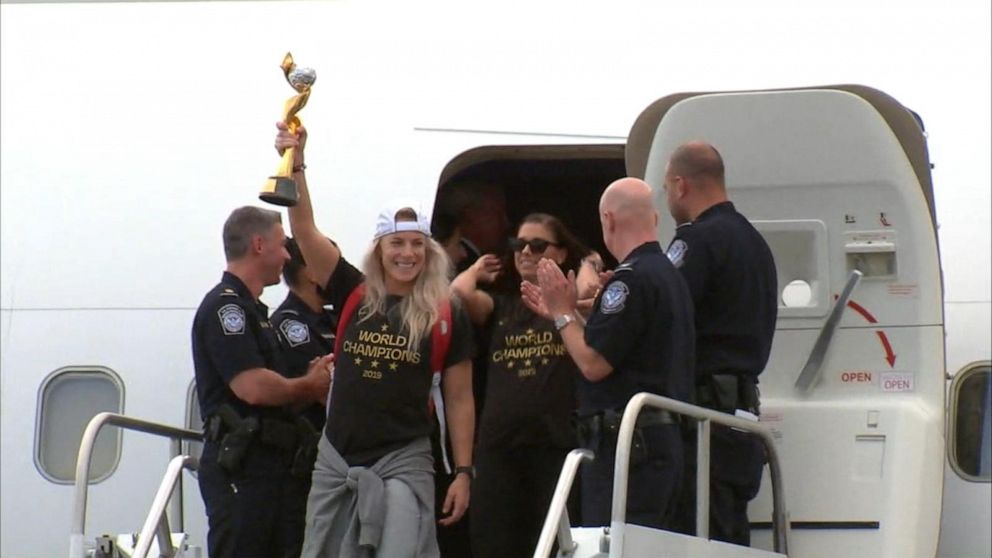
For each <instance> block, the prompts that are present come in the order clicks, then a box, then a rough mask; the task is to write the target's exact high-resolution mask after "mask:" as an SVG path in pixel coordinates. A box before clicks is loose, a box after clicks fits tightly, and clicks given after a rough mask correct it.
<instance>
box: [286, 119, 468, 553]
mask: <svg viewBox="0 0 992 558" xmlns="http://www.w3.org/2000/svg"><path fill="white" fill-rule="evenodd" d="M277 127H278V129H279V133H278V134H277V136H276V142H275V145H276V149H277V150H278V151H279V152H280V153H281V152H282V151H283V150H284V149H286V148H288V147H296V148H297V149H296V160H295V162H294V167H295V168H294V172H293V177H294V179H295V181H296V185H297V188H298V190H299V202H298V203H297V205H296V206H295V207H293V208H291V209H290V210H289V216H290V225H291V227H292V231H293V236H294V237H295V238H296V240H297V242H298V243H299V246H300V249H301V250H302V252H303V256H304V258H306V261H307V264H308V267H309V268H311V270H312V272H313V273H314V275H315V276H316V278H317V279H318V281H319V282H320V284H322V285H326V287H325V288H324V296H325V298H326V299H327V300H328V302H330V303H331V304H334V306H335V308H338V309H341V311H342V314H347V313H348V309H347V308H346V306H347V303H348V299H349V297H352V301H353V303H354V301H359V302H358V303H357V304H355V305H354V308H355V310H354V313H353V314H352V316H351V317H350V318H348V317H347V316H344V315H343V316H342V321H343V322H345V323H344V327H343V328H341V327H339V335H338V347H339V349H338V350H337V351H336V354H335V371H334V379H333V382H332V388H331V395H330V398H329V403H328V414H327V424H326V426H325V429H324V436H323V437H322V439H321V442H320V446H319V453H318V456H317V463H316V465H315V467H314V475H313V487H312V488H311V491H310V497H309V500H308V502H307V528H306V535H305V540H304V545H303V556H304V557H305V558H315V557H325V556H326V557H331V556H340V557H349V556H361V557H368V556H372V557H390V558H391V557H418V558H419V557H434V556H438V555H439V552H438V547H437V539H436V536H435V525H434V484H433V483H434V466H433V459H432V457H431V448H430V443H429V441H428V436H429V434H430V431H431V428H432V423H431V417H430V415H429V411H428V394H429V392H430V390H431V386H432V374H433V372H434V370H431V367H432V366H431V364H432V360H433V355H432V354H431V353H432V352H433V351H434V346H433V344H434V342H436V340H435V337H436V335H437V334H436V333H435V324H436V323H438V322H439V320H443V317H442V313H443V308H446V307H447V308H450V323H449V324H444V326H445V327H438V328H437V329H438V330H445V331H446V332H448V334H449V335H450V340H449V344H448V348H447V351H446V354H445V357H444V360H443V371H444V382H443V384H442V386H443V393H444V407H445V409H446V415H447V419H448V420H447V423H448V424H449V425H450V433H451V445H452V453H453V465H455V469H454V470H455V472H456V473H457V475H456V479H455V481H454V482H453V483H452V485H451V487H450V488H449V490H448V493H447V497H446V498H445V501H444V506H443V508H444V509H443V510H442V512H444V513H446V514H450V515H447V517H446V518H445V519H443V520H442V521H441V523H442V524H451V523H454V522H457V521H458V520H460V519H461V517H462V516H463V515H464V514H465V511H466V509H467V508H468V505H469V489H470V483H471V478H472V476H473V471H474V469H473V468H472V466H471V464H472V435H473V431H474V416H475V409H474V402H473V398H472V366H471V360H470V359H471V355H472V350H473V348H472V333H471V324H470V323H469V321H468V317H467V315H466V314H465V312H464V310H462V308H461V307H460V305H458V304H455V301H454V300H451V301H450V302H448V293H449V284H448V279H447V277H448V267H449V265H450V264H449V261H448V258H447V256H446V255H445V252H444V249H443V248H442V247H441V246H440V245H439V244H438V243H437V242H435V241H434V240H432V239H431V237H430V224H429V222H428V218H427V215H426V214H425V213H424V212H423V211H421V210H419V208H418V207H417V206H416V204H414V203H402V202H400V203H394V204H390V205H389V206H387V207H386V208H385V209H383V211H382V212H381V213H380V214H379V216H378V218H377V221H376V225H375V233H374V235H373V238H372V245H371V247H370V248H369V250H368V252H367V254H366V255H365V258H364V260H363V262H362V269H361V270H359V269H357V268H355V267H354V266H353V265H352V264H351V263H349V262H348V261H347V260H345V259H344V258H343V257H342V255H341V252H340V250H338V248H337V246H336V245H335V244H334V243H333V242H331V241H330V240H329V239H328V238H327V237H325V236H324V234H323V233H321V232H320V231H319V230H318V229H317V227H316V225H315V224H314V219H313V208H312V206H311V203H310V196H309V192H308V190H307V183H306V177H305V175H304V167H305V165H304V164H303V161H304V146H305V143H306V132H305V131H304V130H302V129H300V130H298V135H294V134H291V133H290V132H288V130H287V128H286V126H285V124H283V123H279V124H277ZM358 288H361V289H362V290H360V291H358V293H360V295H359V296H360V299H359V298H357V297H356V295H353V293H355V292H356V289H358ZM438 352H442V351H438Z"/></svg>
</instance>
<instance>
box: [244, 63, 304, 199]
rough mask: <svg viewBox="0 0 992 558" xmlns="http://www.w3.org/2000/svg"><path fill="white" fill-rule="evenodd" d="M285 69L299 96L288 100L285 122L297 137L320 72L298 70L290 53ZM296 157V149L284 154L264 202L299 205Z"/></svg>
mask: <svg viewBox="0 0 992 558" xmlns="http://www.w3.org/2000/svg"><path fill="white" fill-rule="evenodd" d="M281 67H282V71H283V73H284V74H286V81H288V82H289V85H291V86H292V87H293V89H295V90H296V92H297V94H296V95H293V96H292V97H290V98H289V99H287V100H286V104H285V105H283V110H282V121H283V122H285V123H286V125H287V126H289V131H290V132H291V133H294V134H295V133H296V130H297V129H298V128H299V127H300V126H301V122H300V119H299V118H297V117H296V113H298V112H300V110H301V109H302V108H303V107H304V106H306V104H307V99H309V98H310V88H311V87H312V86H313V82H315V81H317V72H315V71H314V70H313V68H297V67H296V64H295V63H294V62H293V55H292V54H290V53H288V52H287V53H286V57H285V58H283V59H282V66H281ZM295 153H296V149H295V148H293V147H290V148H288V149H286V150H285V151H283V154H282V161H280V163H279V168H277V169H276V174H275V175H273V176H270V177H269V179H268V180H267V181H266V182H265V187H264V188H262V191H261V192H259V194H258V197H259V198H261V199H262V201H265V202H268V203H271V204H274V205H281V206H284V207H292V206H294V205H296V201H297V200H298V199H299V193H298V192H297V191H296V181H295V180H293V156H294V154H295Z"/></svg>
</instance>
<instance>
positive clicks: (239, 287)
mask: <svg viewBox="0 0 992 558" xmlns="http://www.w3.org/2000/svg"><path fill="white" fill-rule="evenodd" d="M192 337H193V367H194V369H195V371H196V392H197V396H198V397H199V400H200V413H201V416H202V417H203V418H204V419H206V418H208V417H210V416H211V415H212V414H213V413H214V412H215V411H216V409H217V408H218V407H219V406H221V405H223V404H224V403H230V404H231V405H232V406H233V407H234V409H235V410H237V411H238V413H239V414H240V415H241V416H248V415H250V414H257V412H258V411H259V410H262V409H264V408H262V407H257V406H252V405H249V404H247V403H245V402H244V401H241V400H240V399H238V398H237V396H235V395H234V392H232V391H231V389H230V388H229V387H228V384H230V382H231V380H233V379H234V377H235V376H237V375H238V373H240V372H243V371H245V370H249V369H252V368H268V369H270V370H274V371H276V372H278V373H280V374H285V371H286V367H285V362H284V360H283V356H282V354H281V353H282V349H281V347H280V344H279V337H278V333H277V332H276V330H275V328H273V327H272V324H271V323H269V309H268V307H267V306H265V305H264V304H262V303H261V302H259V301H258V300H255V297H253V296H252V294H251V291H249V290H248V287H247V286H245V284H244V282H242V281H241V279H238V278H237V277H236V276H235V275H234V274H232V273H229V272H226V271H225V272H224V275H223V277H221V280H220V283H219V284H218V285H217V286H215V287H214V288H213V289H211V290H210V292H208V293H207V295H206V296H205V297H203V302H201V303H200V307H199V308H198V309H197V310H196V317H195V318H193V332H192Z"/></svg>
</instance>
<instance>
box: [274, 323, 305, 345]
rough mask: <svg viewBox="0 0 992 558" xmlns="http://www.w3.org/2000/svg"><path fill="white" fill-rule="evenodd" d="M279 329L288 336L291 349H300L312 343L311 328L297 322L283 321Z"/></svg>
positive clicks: (287, 339)
mask: <svg viewBox="0 0 992 558" xmlns="http://www.w3.org/2000/svg"><path fill="white" fill-rule="evenodd" d="M279 329H280V330H282V334H283V335H285V336H286V341H289V346H290V347H298V346H300V345H304V344H306V343H309V342H310V327H309V326H307V324H305V323H303V322H301V321H297V320H283V322H282V323H281V324H279Z"/></svg>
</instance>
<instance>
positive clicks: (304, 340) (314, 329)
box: [272, 292, 338, 430]
mask: <svg viewBox="0 0 992 558" xmlns="http://www.w3.org/2000/svg"><path fill="white" fill-rule="evenodd" d="M337 324H338V320H337V315H336V314H335V313H333V312H331V311H330V310H321V311H320V312H314V311H313V310H311V309H310V307H309V306H307V304H306V303H305V302H303V300H302V299H301V298H300V297H298V296H296V295H295V294H293V293H292V292H290V293H289V294H288V295H287V296H286V300H284V301H283V302H282V304H280V305H279V308H276V311H275V312H274V313H273V314H272V325H273V326H274V327H275V329H276V330H277V331H278V332H279V334H280V336H281V339H282V341H283V343H284V346H285V348H286V350H285V359H286V376H288V377H290V378H299V377H301V376H304V375H305V374H306V373H307V369H308V368H309V366H310V361H311V360H313V359H314V358H316V357H321V356H324V355H326V354H330V353H333V352H334V333H335V330H336V329H337ZM303 415H304V416H306V418H307V419H308V420H309V421H310V423H311V424H313V425H314V428H316V429H317V430H320V429H321V428H323V427H324V418H325V416H326V410H325V409H324V406H323V405H320V404H313V405H307V407H306V409H304V410H303Z"/></svg>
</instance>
